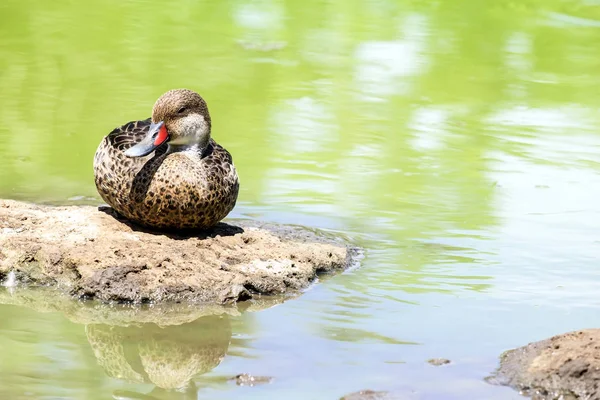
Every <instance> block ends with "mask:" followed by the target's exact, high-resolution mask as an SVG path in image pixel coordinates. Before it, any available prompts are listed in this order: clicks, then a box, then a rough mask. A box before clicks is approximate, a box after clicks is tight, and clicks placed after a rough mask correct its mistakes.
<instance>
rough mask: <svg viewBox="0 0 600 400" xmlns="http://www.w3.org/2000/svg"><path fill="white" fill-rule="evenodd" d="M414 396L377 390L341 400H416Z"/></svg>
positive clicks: (362, 391)
mask: <svg viewBox="0 0 600 400" xmlns="http://www.w3.org/2000/svg"><path fill="white" fill-rule="evenodd" d="M414 398H415V397H414V396H413V395H412V394H407V393H390V392H385V391H376V390H361V391H358V392H354V393H350V394H348V395H346V396H344V397H342V398H340V400H409V399H414Z"/></svg>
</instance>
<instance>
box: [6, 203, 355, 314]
mask: <svg viewBox="0 0 600 400" xmlns="http://www.w3.org/2000/svg"><path fill="white" fill-rule="evenodd" d="M357 254H358V252H357V250H356V248H354V247H351V246H349V245H348V244H347V243H345V242H344V241H342V240H341V239H338V238H333V237H328V236H326V235H324V234H320V233H317V232H314V231H310V230H307V229H304V228H299V227H285V226H278V225H274V224H260V223H257V222H253V221H245V220H242V221H235V224H234V223H233V222H230V223H229V224H227V223H220V224H219V225H218V226H216V227H215V228H213V229H212V230H211V231H208V232H204V233H195V234H192V233H183V232H171V233H168V232H160V233H159V232H150V231H147V230H145V229H143V228H139V227H136V226H135V225H132V224H130V223H128V221H126V220H123V219H119V217H118V215H115V214H114V211H113V210H112V209H110V208H107V207H106V208H101V209H100V210H99V209H98V208H95V207H91V206H67V207H53V206H45V205H33V204H29V203H23V202H18V201H12V200H0V281H5V280H6V279H7V277H9V274H10V273H11V272H12V274H10V276H11V277H12V276H14V277H15V278H16V281H17V282H18V283H19V284H27V285H35V286H39V285H49V286H54V287H57V288H59V289H60V290H61V291H63V292H65V293H68V294H71V295H75V296H77V297H79V298H94V299H98V300H101V301H104V302H131V303H159V302H185V303H207V302H208V303H219V304H223V303H235V302H238V301H242V300H248V299H255V298H260V296H261V295H278V294H279V295H281V294H294V293H298V292H299V291H300V290H302V289H304V288H306V287H307V286H308V285H309V284H310V283H311V282H313V281H315V279H316V278H317V275H318V274H321V273H333V272H339V271H342V270H344V269H346V268H347V267H349V266H350V265H351V264H352V263H353V260H354V257H356V256H357Z"/></svg>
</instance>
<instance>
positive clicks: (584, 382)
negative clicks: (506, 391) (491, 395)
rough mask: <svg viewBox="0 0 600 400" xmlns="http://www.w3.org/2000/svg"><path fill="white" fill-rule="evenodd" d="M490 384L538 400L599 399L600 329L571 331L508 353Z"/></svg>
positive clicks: (502, 358)
mask: <svg viewBox="0 0 600 400" xmlns="http://www.w3.org/2000/svg"><path fill="white" fill-rule="evenodd" d="M488 381H489V382H490V383H493V384H499V385H507V386H511V387H513V388H514V389H516V390H519V391H521V392H522V393H523V394H524V395H527V396H531V397H532V398H533V399H537V400H550V399H565V400H566V399H589V400H592V399H600V388H599V386H600V329H587V330H582V331H575V332H569V333H565V334H562V335H557V336H554V337H552V338H550V339H546V340H542V341H539V342H535V343H530V344H528V345H526V346H523V347H519V348H517V349H514V350H510V351H507V352H506V353H504V354H503V355H502V356H501V360H500V367H499V369H498V370H497V371H496V372H495V374H494V375H493V376H492V377H490V378H489V379H488Z"/></svg>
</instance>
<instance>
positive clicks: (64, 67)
mask: <svg viewBox="0 0 600 400" xmlns="http://www.w3.org/2000/svg"><path fill="white" fill-rule="evenodd" d="M177 87H189V88H191V89H194V90H197V91H198V92H200V93H201V94H202V95H203V96H204V97H205V99H206V100H207V102H208V104H209V108H210V112H211V116H212V121H213V137H214V138H215V139H216V140H217V141H218V142H219V143H221V144H222V145H224V146H225V147H226V148H227V149H228V150H230V152H231V153H232V154H233V157H234V160H235V163H236V166H237V168H238V171H239V174H240V179H241V190H240V197H239V202H238V205H237V207H236V209H235V210H234V212H233V213H232V214H231V216H232V217H238V218H239V217H241V218H254V219H260V220H267V221H276V222H283V223H294V224H303V225H307V226H312V227H317V228H322V229H326V230H330V231H333V232H336V231H337V232H340V233H343V234H345V235H347V236H349V237H351V238H353V240H355V241H356V242H357V243H359V244H360V245H361V246H362V247H364V248H365V249H366V251H365V258H364V259H363V260H362V263H361V266H360V268H357V269H354V270H351V271H349V272H347V273H344V274H342V275H339V276H336V277H333V278H330V279H327V280H324V281H323V282H321V283H320V284H318V285H317V286H315V287H313V288H312V289H311V290H309V291H307V293H305V294H304V295H303V296H302V297H301V298H299V299H295V300H292V301H288V302H286V303H284V304H281V305H279V306H277V307H272V308H268V309H266V310H263V311H257V312H247V313H242V314H240V315H230V316H221V317H217V316H207V317H203V318H200V319H198V320H196V321H193V322H189V321H188V322H187V323H184V324H181V325H176V326H169V327H164V328H160V327H158V326H156V325H152V324H149V325H148V324H147V325H139V326H136V325H132V326H129V327H115V326H109V325H103V324H90V323H84V322H81V321H80V320H78V319H74V318H72V317H70V316H69V314H67V313H65V312H60V311H57V310H54V311H51V310H50V311H48V312H38V311H33V310H32V309H31V308H26V307H19V306H16V305H0V321H2V322H0V350H1V351H2V357H0V397H1V398H7V399H29V398H35V399H63V398H64V399H108V398H113V397H114V398H120V397H119V396H121V398H124V397H122V396H123V394H122V393H123V392H124V391H125V392H128V393H130V394H131V393H132V392H136V393H138V396H139V395H141V394H147V395H149V396H152V397H151V398H155V399H167V398H168V399H190V398H198V399H205V398H206V399H208V398H210V399H232V398H256V399H263V398H274V399H275V398H277V399H279V398H294V399H337V398H339V397H340V396H342V395H344V394H347V393H350V392H353V391H357V390H361V389H376V390H389V391H392V392H394V393H399V394H401V395H404V396H405V398H410V399H413V398H414V399H509V398H514V399H517V398H519V396H518V394H517V393H515V392H513V391H511V390H510V389H506V388H499V387H495V386H491V385H489V384H487V383H485V382H484V381H483V378H484V377H485V376H487V375H488V373H489V372H491V371H492V370H493V369H494V368H495V367H496V365H497V356H498V355H499V354H500V353H501V352H502V351H504V350H506V349H508V348H512V347H515V346H519V345H522V344H525V343H527V342H529V341H533V340H538V339H542V338H545V337H548V336H550V335H553V334H557V333H562V332H565V331H569V330H573V329H579V328H586V327H598V325H600V317H599V316H598V313H597V309H598V306H600V302H599V301H598V297H597V284H598V283H597V282H598V280H600V273H599V272H598V271H599V270H598V260H599V259H600V257H599V256H600V236H599V235H598V230H597V229H598V228H597V227H598V226H599V224H600V206H599V205H598V204H599V203H598V198H600V174H599V172H600V156H599V155H598V154H599V152H600V134H599V130H600V129H599V128H600V112H599V110H600V3H598V2H597V1H595V0H594V1H592V0H580V1H566V0H544V1H539V0H538V1H535V0H522V1H502V0H498V1H494V2H484V1H480V0H471V1H466V0H465V1H434V2H420V1H408V0H407V1H391V0H372V1H362V2H361V1H357V0H329V1H311V0H309V1H292V0H288V1H275V0H271V1H269V0H266V1H211V2H209V1H202V2H201V1H189V0H175V1H172V2H169V3H166V2H159V1H152V0H137V1H136V0H128V1H99V0H92V1H88V2H75V1H66V0H56V1H42V0H23V1H19V2H17V1H16V0H3V1H2V2H1V4H0V197H3V198H15V199H22V200H28V201H35V202H43V203H52V204H71V203H72V204H80V203H86V204H99V203H100V198H99V196H98V195H97V193H96V190H95V187H94V184H93V176H92V158H93V154H94V151H95V149H96V146H97V145H98V143H99V142H100V140H101V138H102V137H103V135H105V134H106V133H108V132H109V131H110V130H111V129H112V128H114V127H115V126H117V125H120V124H122V123H124V122H127V121H130V120H132V119H139V118H146V117H148V116H149V113H150V110H151V107H152V105H153V103H154V101H155V100H156V98H157V97H158V96H159V95H160V94H162V93H163V92H164V91H166V90H168V89H171V88H177ZM4 294H5V295H6V293H4ZM432 357H445V358H449V359H451V360H452V361H453V363H452V364H450V365H448V366H444V367H433V366H431V365H429V364H427V362H426V361H427V360H428V359H429V358H432ZM243 372H247V373H251V374H254V375H262V376H270V377H273V378H274V380H273V382H272V383H271V384H269V385H263V386H255V387H239V386H237V385H236V384H235V383H234V382H231V381H229V380H228V379H229V378H230V377H232V376H235V375H237V374H239V373H243ZM174 387H180V388H181V387H186V389H185V390H184V389H180V390H179V391H170V390H167V389H170V388H174ZM148 398H150V397H148Z"/></svg>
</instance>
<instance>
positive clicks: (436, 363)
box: [427, 358, 450, 367]
mask: <svg viewBox="0 0 600 400" xmlns="http://www.w3.org/2000/svg"><path fill="white" fill-rule="evenodd" d="M427 362H428V363H429V364H431V365H433V366H434V367H439V366H442V365H446V364H450V360H448V359H447V358H432V359H430V360H427Z"/></svg>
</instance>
